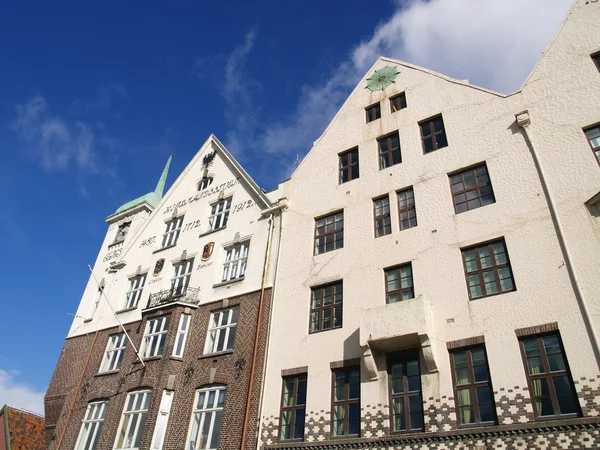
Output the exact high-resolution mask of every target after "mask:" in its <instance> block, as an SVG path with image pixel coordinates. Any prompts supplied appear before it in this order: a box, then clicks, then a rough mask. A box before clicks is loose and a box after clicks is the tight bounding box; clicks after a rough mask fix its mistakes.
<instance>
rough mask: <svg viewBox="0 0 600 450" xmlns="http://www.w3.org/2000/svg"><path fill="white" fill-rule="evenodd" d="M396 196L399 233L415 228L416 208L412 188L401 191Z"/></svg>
mask: <svg viewBox="0 0 600 450" xmlns="http://www.w3.org/2000/svg"><path fill="white" fill-rule="evenodd" d="M396 194H397V195H398V216H399V219H400V231H402V230H406V229H408V228H412V227H416V226H417V207H416V206H415V193H414V191H413V188H407V189H403V190H401V191H398V192H397V193H396Z"/></svg>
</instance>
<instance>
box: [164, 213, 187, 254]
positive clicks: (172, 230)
mask: <svg viewBox="0 0 600 450" xmlns="http://www.w3.org/2000/svg"><path fill="white" fill-rule="evenodd" d="M183 217H184V216H179V217H176V218H174V219H171V220H169V221H168V222H167V223H166V224H167V228H166V230H165V232H164V234H163V240H162V246H161V248H165V247H170V246H172V245H175V244H177V240H178V239H179V234H180V233H181V227H182V226H183Z"/></svg>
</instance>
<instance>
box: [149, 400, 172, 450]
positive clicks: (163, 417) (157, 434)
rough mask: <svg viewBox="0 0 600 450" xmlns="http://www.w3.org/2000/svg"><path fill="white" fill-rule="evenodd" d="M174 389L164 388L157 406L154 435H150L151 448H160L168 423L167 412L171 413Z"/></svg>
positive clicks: (152, 449) (156, 449)
mask: <svg viewBox="0 0 600 450" xmlns="http://www.w3.org/2000/svg"><path fill="white" fill-rule="evenodd" d="M173 394H174V391H169V390H167V389H165V390H164V391H163V393H162V397H161V399H160V407H159V408H158V417H157V418H156V425H154V435H153V436H152V445H151V446H150V449H151V450H162V446H163V443H164V441H165V434H166V431H167V424H168V423H169V414H171V405H172V404H173Z"/></svg>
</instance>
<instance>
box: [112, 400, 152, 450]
mask: <svg viewBox="0 0 600 450" xmlns="http://www.w3.org/2000/svg"><path fill="white" fill-rule="evenodd" d="M151 396H152V390H151V389H141V390H137V391H132V392H130V393H129V394H127V398H126V399H125V407H124V408H123V415H122V416H121V423H120V424H119V431H118V433H117V442H116V445H115V450H121V449H134V448H140V441H141V440H142V435H143V434H144V423H145V422H146V416H147V415H148V408H150V398H151Z"/></svg>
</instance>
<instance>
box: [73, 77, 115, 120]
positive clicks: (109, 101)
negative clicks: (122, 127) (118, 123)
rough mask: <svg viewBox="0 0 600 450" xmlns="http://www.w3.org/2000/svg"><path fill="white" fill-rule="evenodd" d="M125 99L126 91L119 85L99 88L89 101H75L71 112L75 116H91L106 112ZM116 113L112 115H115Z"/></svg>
mask: <svg viewBox="0 0 600 450" xmlns="http://www.w3.org/2000/svg"><path fill="white" fill-rule="evenodd" d="M126 98H127V90H126V89H125V87H123V86H121V85H120V84H108V85H105V86H100V87H99V88H98V91H97V92H96V94H95V95H94V96H93V97H92V99H91V100H76V101H75V102H74V103H73V111H74V112H75V113H76V114H91V113H101V112H105V111H108V110H109V109H110V108H111V106H114V105H115V103H116V102H117V101H118V100H123V99H126ZM115 114H117V115H118V113H114V112H113V115H115Z"/></svg>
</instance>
